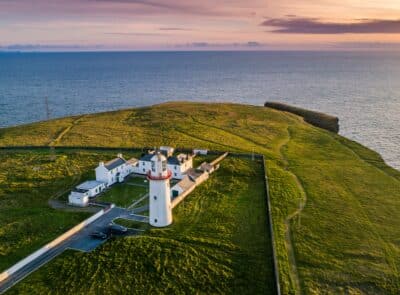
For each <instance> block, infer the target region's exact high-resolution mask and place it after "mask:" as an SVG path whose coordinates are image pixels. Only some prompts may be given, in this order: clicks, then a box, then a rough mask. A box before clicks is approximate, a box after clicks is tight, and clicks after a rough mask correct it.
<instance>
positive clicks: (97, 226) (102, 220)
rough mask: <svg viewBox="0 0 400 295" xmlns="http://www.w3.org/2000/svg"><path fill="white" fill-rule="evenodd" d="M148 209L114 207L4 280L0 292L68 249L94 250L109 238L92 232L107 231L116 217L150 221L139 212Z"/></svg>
mask: <svg viewBox="0 0 400 295" xmlns="http://www.w3.org/2000/svg"><path fill="white" fill-rule="evenodd" d="M147 209H148V208H147V206H143V207H139V208H135V209H132V210H127V209H124V208H119V207H114V208H112V209H111V210H110V211H108V212H107V213H105V214H104V215H102V216H100V217H99V218H98V219H96V220H95V221H93V222H92V223H90V224H88V225H87V226H85V227H84V228H83V229H81V230H80V231H79V232H77V233H75V234H74V235H72V236H71V237H69V238H68V239H66V240H65V241H63V242H61V243H60V244H58V245H57V246H55V247H54V248H51V249H50V250H48V251H47V252H45V253H43V254H42V255H41V256H39V257H37V258H36V259H34V260H33V261H31V262H30V263H29V264H27V265H25V266H24V267H22V268H21V269H20V270H18V271H17V272H15V273H13V274H12V275H10V276H9V277H8V278H7V279H6V280H4V281H2V282H1V283H0V294H3V293H4V292H5V291H7V290H8V289H9V288H11V287H12V286H14V285H15V284H16V283H18V282H19V281H20V280H22V279H23V278H25V277H26V276H28V275H29V274H31V273H32V272H34V271H35V270H37V269H39V268H40V267H41V266H42V265H44V264H46V263H47V262H49V261H51V260H52V259H54V258H55V257H57V256H58V255H60V254H61V253H62V252H64V251H65V250H66V249H74V250H78V251H83V252H89V251H92V250H94V249H95V248H96V247H98V246H99V245H101V244H103V243H104V242H106V241H107V240H100V239H94V238H92V237H91V236H90V234H91V233H92V232H93V231H96V230H100V231H106V230H107V228H108V225H109V224H110V223H111V222H113V220H114V219H117V218H123V219H129V220H135V221H140V222H148V218H147V217H146V216H142V215H138V213H141V212H143V211H146V210H147ZM139 232H140V231H139V230H134V229H129V230H128V232H127V233H126V234H124V235H136V234H138V233H139Z"/></svg>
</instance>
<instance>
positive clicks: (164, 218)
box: [147, 152, 172, 227]
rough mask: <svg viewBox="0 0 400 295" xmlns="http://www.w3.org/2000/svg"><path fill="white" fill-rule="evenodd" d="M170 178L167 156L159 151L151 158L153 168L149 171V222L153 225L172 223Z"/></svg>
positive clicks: (161, 225) (160, 225) (159, 225)
mask: <svg viewBox="0 0 400 295" xmlns="http://www.w3.org/2000/svg"><path fill="white" fill-rule="evenodd" d="M170 178H171V171H169V170H168V169H167V158H166V157H165V156H164V155H163V154H161V153H159V152H157V153H156V154H155V155H154V156H153V157H152V158H151V170H150V171H149V172H148V173H147V179H148V180H149V183H150V190H149V199H150V202H149V203H150V205H149V219H150V220H149V222H150V225H152V226H155V227H164V226H168V225H170V224H171V223H172V209H171V191H170V186H169V180H170Z"/></svg>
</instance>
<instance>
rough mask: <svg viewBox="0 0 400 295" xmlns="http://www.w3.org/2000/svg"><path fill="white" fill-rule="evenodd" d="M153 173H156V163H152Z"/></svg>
mask: <svg viewBox="0 0 400 295" xmlns="http://www.w3.org/2000/svg"><path fill="white" fill-rule="evenodd" d="M151 171H153V172H156V162H154V161H151Z"/></svg>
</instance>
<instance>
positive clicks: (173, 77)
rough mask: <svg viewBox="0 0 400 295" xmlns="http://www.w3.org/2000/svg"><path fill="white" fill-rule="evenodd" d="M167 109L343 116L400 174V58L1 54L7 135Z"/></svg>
mask: <svg viewBox="0 0 400 295" xmlns="http://www.w3.org/2000/svg"><path fill="white" fill-rule="evenodd" d="M46 97H47V98H48V107H49V111H50V117H51V118H55V117H63V116H69V115H75V114H83V113H94V112H99V111H107V110H116V109H121V108H128V107H138V106H146V105H152V104H157V103H161V102H165V101H171V100H174V101H179V100H188V101H205V102H235V103H243V104H252V105H263V103H264V102H265V101H279V102H286V103H289V104H293V105H296V106H299V107H304V108H308V109H312V110H317V111H322V112H326V113H329V114H332V115H336V116H338V117H339V118H340V134H342V135H343V136H346V137H348V138H350V139H353V140H356V141H358V142H360V143H362V144H364V145H366V146H368V147H370V148H372V149H374V150H375V151H377V152H379V153H380V154H381V155H382V156H383V158H384V159H385V161H386V162H387V163H388V164H389V165H391V166H392V167H395V168H397V169H400V52H326V51H324V52H312V51H306V52H305V51H287V52H282V51H279V52H278V51H264V52H221V51H218V52H79V53H15V52H14V53H7V52H4V53H0V127H7V126H14V125H19V124H24V123H30V122H35V121H40V120H45V119H46V118H47V112H46V102H45V101H46Z"/></svg>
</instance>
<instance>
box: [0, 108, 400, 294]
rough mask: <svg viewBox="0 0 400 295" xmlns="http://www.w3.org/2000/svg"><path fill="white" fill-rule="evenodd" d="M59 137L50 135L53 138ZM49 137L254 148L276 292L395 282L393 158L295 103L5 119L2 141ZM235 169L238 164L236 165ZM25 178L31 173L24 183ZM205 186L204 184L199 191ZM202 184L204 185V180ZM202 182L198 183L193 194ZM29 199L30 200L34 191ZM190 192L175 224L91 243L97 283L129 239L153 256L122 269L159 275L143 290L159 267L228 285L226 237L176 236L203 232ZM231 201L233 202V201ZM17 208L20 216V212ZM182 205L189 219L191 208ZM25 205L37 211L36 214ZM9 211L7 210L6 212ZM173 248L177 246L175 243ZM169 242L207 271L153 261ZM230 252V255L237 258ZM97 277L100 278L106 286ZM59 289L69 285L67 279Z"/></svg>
mask: <svg viewBox="0 0 400 295" xmlns="http://www.w3.org/2000/svg"><path fill="white" fill-rule="evenodd" d="M60 135H62V136H60ZM54 138H57V140H56V141H54ZM104 138H107V140H104ZM49 142H52V143H53V144H54V145H60V146H61V145H69V146H73V145H79V146H87V145H89V146H109V147H143V146H159V145H171V146H176V147H184V148H208V149H216V150H221V151H224V150H226V151H242V152H253V151H254V152H256V153H260V154H263V155H265V157H266V163H267V170H268V171H267V172H268V176H269V184H270V193H271V203H272V217H273V227H274V230H275V238H276V244H275V246H276V249H277V256H278V264H279V274H280V278H281V281H280V282H281V289H282V293H283V294H295V293H296V292H297V293H299V292H300V291H301V292H302V293H304V294H321V293H327V294H338V293H349V294H351V293H353V294H398V293H400V286H399V282H400V278H399V271H398V269H399V268H400V242H399V237H400V215H399V214H398V212H399V211H400V172H399V171H396V170H394V169H392V168H390V167H388V166H387V165H386V164H385V163H384V162H383V160H382V158H381V157H380V156H379V155H378V154H376V153H375V152H373V151H371V150H369V149H367V148H365V147H363V146H361V145H359V144H357V143H355V142H353V141H350V140H348V139H345V138H343V137H341V136H339V135H336V134H333V133H330V132H327V131H324V130H321V129H318V128H316V127H313V126H311V125H309V124H307V123H305V122H304V121H303V120H302V119H301V118H299V117H297V116H295V115H293V114H288V113H284V112H280V111H277V110H272V109H268V108H265V107H256V106H247V105H236V104H202V103H185V102H171V103H165V104H161V105H156V106H153V107H145V108H137V109H130V110H123V111H116V112H108V113H101V114H93V115H86V116H82V117H79V118H65V119H59V120H53V121H51V122H41V123H36V124H30V125H26V126H20V127H14V128H5V129H0V146H2V145H3V146H4V145H42V144H48V143H49ZM16 161H17V163H20V161H18V160H16ZM235 173H239V174H240V171H235ZM3 177H4V176H3ZM4 179H5V178H3V180H4ZM235 179H236V178H235ZM239 179H240V178H239ZM0 181H1V178H0ZM32 182H33V180H32V179H30V180H29V181H27V185H28V186H27V187H29V185H31V184H32ZM225 188H226V187H225V184H223V185H222V184H220V187H218V189H219V190H225ZM202 189H203V188H199V192H200V191H201V190H202ZM204 189H207V190H208V189H209V188H208V183H207V184H205V186H204ZM219 190H218V191H216V193H217V194H216V195H215V198H216V199H218V198H219V196H220V195H219V194H218V192H219ZM29 191H31V189H30V188H29ZM199 192H197V191H196V193H195V194H198V193H199ZM229 194H231V192H229V193H228V195H229ZM11 195H12V194H11ZM25 196H27V194H25ZM0 198H2V197H0ZM21 198H22V197H21ZM26 198H27V200H29V197H26ZM222 199H224V198H222ZM224 200H225V199H224ZM27 202H28V201H27ZM187 203H189V202H186V201H185V202H184V203H183V206H179V207H178V208H177V211H176V212H177V213H176V218H175V221H176V223H174V226H173V227H171V228H170V229H166V230H163V231H150V232H149V233H146V236H145V237H141V238H140V239H138V240H135V239H127V240H122V239H121V240H115V241H114V242H112V243H107V244H105V245H104V246H103V248H102V249H99V250H98V251H96V252H94V253H93V254H90V255H95V253H97V254H98V255H100V256H99V259H100V260H103V263H104V264H107V263H108V264H109V266H110V267H108V269H107V271H106V270H100V269H99V273H98V275H99V276H102V279H104V282H105V283H104V285H107V282H108V283H110V282H114V281H113V280H114V277H113V273H114V272H113V271H110V270H109V269H110V268H111V266H115V267H120V268H118V270H119V271H120V272H123V271H124V269H123V267H125V266H122V261H124V258H123V257H121V256H119V254H117V251H115V252H114V251H113V250H112V249H117V248H120V249H122V250H121V252H126V251H131V250H129V249H131V247H135V249H137V250H138V251H137V252H132V253H135V254H132V255H138V256H139V257H144V260H143V261H144V262H146V263H147V262H148V260H146V259H145V257H147V256H146V255H150V256H151V257H153V259H154V260H152V261H153V262H154V263H153V262H151V263H150V262H149V263H148V264H146V265H143V264H141V262H140V263H139V262H138V263H134V264H133V265H129V266H126V271H129V272H130V273H129V274H127V275H132V274H131V272H132V269H140V270H141V269H143V268H145V269H147V271H148V272H147V274H148V276H149V277H150V278H153V279H154V281H157V284H154V286H152V287H151V288H149V290H150V291H152V290H158V289H157V288H161V287H164V288H165V290H168V288H170V286H168V285H166V283H165V281H163V278H164V277H162V278H160V274H159V271H163V272H164V274H165V278H166V277H168V276H169V277H171V276H173V277H174V279H175V277H177V278H178V280H179V281H180V278H185V279H187V280H188V281H190V282H192V285H190V287H188V286H187V285H185V286H186V287H187V288H188V289H184V290H185V291H186V292H187V293H190V292H191V291H192V293H193V292H194V290H195V289H196V288H200V290H202V291H203V293H209V292H207V291H210V290H211V289H207V290H205V289H201V288H203V287H201V286H199V285H200V283H203V282H209V281H207V277H208V276H209V275H210V274H215V278H214V279H213V282H212V283H210V284H211V285H210V286H214V287H215V288H216V289H215V290H213V291H214V292H216V293H221V292H222V291H221V290H230V291H232V289H229V288H228V287H227V289H225V287H226V286H230V288H232V286H234V283H233V282H234V281H235V280H231V281H230V283H227V280H225V278H227V277H229V276H230V275H232V269H234V268H233V267H232V268H224V267H222V268H219V266H221V265H227V264H224V261H227V260H225V258H226V256H224V255H228V254H226V253H230V251H232V250H231V248H230V247H228V246H226V244H224V243H222V244H221V245H220V246H218V247H215V246H214V248H216V249H218V251H216V252H215V253H218V254H215V256H210V254H208V252H207V254H205V253H204V252H202V251H200V250H198V247H199V246H198V245H199V244H201V245H203V244H204V245H209V246H210V247H211V246H212V245H213V244H209V243H208V240H207V241H203V240H202V239H203V238H200V239H199V240H198V241H197V243H198V244H196V243H195V244H190V245H191V246H190V247H189V248H188V246H187V245H185V246H182V239H183V238H185V239H187V240H188V241H191V243H192V242H193V239H194V238H195V237H196V238H197V236H196V235H197V233H198V231H197V229H196V232H195V233H196V235H194V234H193V233H192V232H190V229H191V228H193V226H192V225H191V223H189V224H188V225H185V226H183V225H180V224H179V223H178V222H179V218H180V216H182V215H181V214H183V213H182V210H183V212H184V209H182V208H186V207H185V206H186V205H187ZM10 204H12V203H11V202H10ZM200 205H201V204H200ZM200 205H197V206H200ZM11 206H12V205H11ZM17 206H19V205H18V204H17ZM193 206H195V204H193ZM235 206H240V204H236V203H235ZM192 209H193V208H192ZM193 210H195V209H193ZM213 210H214V209H213V208H207V212H210V213H211V212H212V213H213V214H225V213H224V212H222V213H221V212H219V211H218V212H214V211H213ZM219 210H227V208H219ZM44 212H46V211H44ZM228 213H229V210H228ZM21 214H22V215H21V217H20V218H21V219H22V218H23V216H25V214H26V212H22V213H21ZM188 215H189V219H188V220H189V221H190V220H192V218H194V217H195V216H193V217H191V216H190V214H188ZM32 216H34V217H32V218H37V215H32ZM207 216H208V219H209V220H207V222H206V223H205V225H204V227H205V228H206V227H207V224H208V223H209V222H212V221H213V220H215V224H214V227H215V229H213V230H215V231H216V232H218V230H220V229H222V227H223V225H221V228H220V225H219V224H220V223H221V222H222V221H221V220H220V219H219V218H217V219H215V217H214V216H212V215H207ZM217 216H219V215H217ZM3 218H4V217H3ZM226 218H228V216H226ZM14 219H15V218H14V217H13V218H10V219H9V220H10V221H9V223H12V220H14ZM228 219H229V218H228ZM172 228H176V229H179V230H181V231H182V233H183V234H182V235H183V236H181V237H180V238H179V239H178V238H174V239H173V240H172V241H171V240H170V239H169V238H165V235H166V234H167V233H169V232H171V234H172V235H174V234H176V231H175V230H174V229H172ZM186 228H188V231H186ZM186 233H188V236H186ZM192 234H193V236H192ZM200 237H201V235H200ZM138 241H139V242H138ZM149 241H151V242H149ZM203 242H204V243H203ZM193 243H194V242H193ZM1 245H2V244H1ZM114 247H115V248H114ZM207 247H208V246H207ZM175 248H177V249H178V251H174V252H172V249H175ZM161 249H163V250H161ZM219 249H223V251H222V250H219ZM235 249H236V248H235ZM101 251H105V252H101ZM132 251H133V250H132ZM170 252H171V253H173V254H171V255H178V256H179V255H190V253H196V255H197V256H198V257H207V259H201V260H200V259H195V258H194V257H193V260H192V264H193V265H199V266H200V265H201V266H202V268H203V271H202V272H200V271H199V272H195V273H191V272H187V268H185V267H186V266H184V265H179V266H182V269H181V270H178V268H174V267H178V266H177V264H173V262H171V261H175V260H176V261H180V260H179V259H175V258H173V259H171V260H168V261H169V262H171V264H173V267H172V268H171V270H174V273H170V272H169V271H170V269H169V268H166V267H165V266H163V265H162V264H160V262H161V261H164V260H163V259H162V257H165V253H170ZM234 252H235V251H234ZM111 253H112V254H111ZM151 253H153V254H151ZM152 255H154V256H152ZM196 255H193V256H196ZM207 255H209V256H207ZM238 255H239V256H240V255H241V253H240V254H238ZM78 256H79V255H78ZM91 257H92V256H84V254H81V256H79V258H80V259H82V260H84V259H87V261H93V260H91V259H92V258H91ZM157 257H158V259H157ZM169 258H170V256H168V259H169ZM229 259H232V257H231V258H229ZM61 261H62V263H61V262H58V263H60V264H59V267H60V269H61V270H62V273H63V276H64V278H67V279H66V280H67V283H66V285H68V286H69V287H71V288H72V286H71V284H73V283H74V284H75V282H81V281H80V278H79V277H78V275H75V274H74V273H73V272H72V269H74V268H76V269H80V267H81V266H78V265H75V264H74V263H78V260H72V261H71V262H68V261H64V260H61ZM205 261H206V262H207V263H205ZM64 263H65V264H64ZM177 263H178V262H177ZM219 263H223V264H221V265H220V264H219ZM231 263H232V265H233V264H234V262H233V260H231ZM63 265H64V266H65V268H64V267H62V266H63ZM248 265H251V263H250V264H248ZM88 267H89V266H88ZM199 269H200V268H198V270H199ZM257 269H258V268H257V266H256V264H255V266H254V271H253V273H256V271H257ZM150 270H153V271H150ZM225 270H226V271H225ZM214 271H215V272H214ZM89 273H91V272H90V269H89ZM109 273H110V274H109ZM188 275H196V276H198V282H199V283H197V282H193V281H192V280H190V277H189V278H188V277H187V276H188ZM133 276H134V275H132V278H130V280H132V281H135V280H136V279H138V280H139V279H140V281H135V282H137V283H139V284H140V283H141V280H145V281H146V280H147V279H145V278H143V277H139V278H137V277H135V278H133ZM232 276H233V275H232ZM233 277H235V278H236V276H233ZM39 278H41V279H42V280H43V281H41V280H40V279H39ZM32 280H33V281H30V282H35V284H34V285H35V286H42V285H43V282H48V280H47V279H46V278H45V277H44V275H41V276H37V277H35V279H32ZM210 280H211V279H210ZM88 281H89V280H88ZM214 281H220V283H215V282H214ZM239 281H240V280H239ZM68 282H69V283H68ZM158 282H160V283H158ZM112 285H115V288H124V287H122V286H123V282H122V281H119V280H118V279H115V284H112ZM248 285H249V286H250V285H251V284H250V283H249V284H248ZM256 285H257V284H256ZM25 286H26V285H25ZM221 286H225V287H224V288H222V287H221ZM95 287H96V286H95V285H90V286H88V288H91V289H90V290H89V291H90V292H92V293H93V292H95V289H94V288H95ZM186 287H185V288H186ZM61 288H64V287H62V286H61ZM98 288H107V287H106V286H103V285H101V286H98ZM110 288H113V286H110ZM171 288H172V287H171ZM177 288H179V286H178V287H177ZM182 288H183V287H182ZM218 288H219V289H218ZM249 289H251V287H249ZM38 290H39V289H38ZM44 290H45V289H44ZM62 290H64V291H67V290H68V288H67V287H65V288H64V289H62ZM73 290H76V289H73ZM122 290H124V289H122ZM234 293H235V292H234ZM236 293H237V292H236Z"/></svg>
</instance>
